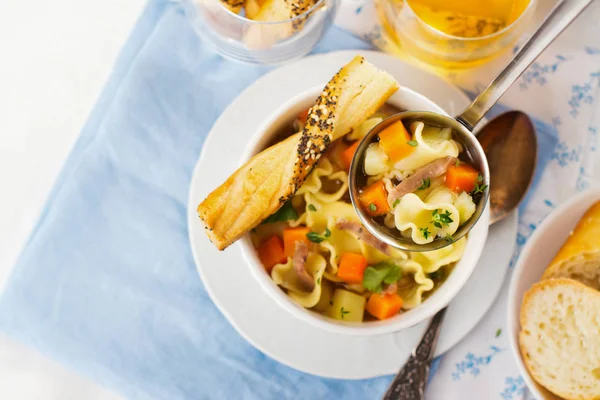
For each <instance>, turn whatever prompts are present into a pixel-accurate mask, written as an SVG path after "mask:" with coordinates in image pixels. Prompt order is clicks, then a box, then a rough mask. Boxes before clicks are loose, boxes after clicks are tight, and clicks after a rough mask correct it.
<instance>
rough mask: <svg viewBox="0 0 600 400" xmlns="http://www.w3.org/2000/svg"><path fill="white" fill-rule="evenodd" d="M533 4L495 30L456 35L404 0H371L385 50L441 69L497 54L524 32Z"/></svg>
mask: <svg viewBox="0 0 600 400" xmlns="http://www.w3.org/2000/svg"><path fill="white" fill-rule="evenodd" d="M482 3H484V2H483V0H482ZM536 4H537V0H529V3H528V4H527V5H526V7H525V8H524V9H523V11H522V12H521V14H520V15H519V16H518V17H517V18H516V19H515V20H514V21H513V22H512V23H510V24H509V25H507V26H505V27H504V28H503V29H501V30H499V31H497V32H494V33H491V34H488V35H485V36H477V37H460V36H452V35H449V34H447V33H444V32H442V31H440V30H438V29H436V28H434V27H432V26H430V25H429V24H427V23H426V22H425V21H423V20H422V19H421V18H420V17H419V16H418V15H417V14H416V13H415V11H414V10H413V8H412V7H411V6H410V4H409V2H407V0H375V7H376V9H377V14H378V17H379V21H380V23H381V27H382V35H383V38H384V40H385V43H386V46H387V47H388V48H389V50H390V51H391V52H394V53H398V55H403V54H406V55H409V56H411V57H413V58H414V59H417V60H419V61H422V62H425V63H426V64H429V65H432V66H435V67H440V68H444V69H454V68H470V67H474V66H476V65H479V64H482V63H484V62H486V61H488V60H490V59H491V58H493V57H495V56H497V55H499V54H501V53H502V52H503V51H504V50H506V49H507V48H509V47H510V46H511V45H512V44H513V43H515V42H516V40H517V39H518V38H519V36H520V35H521V34H522V33H523V32H524V30H525V28H526V26H527V22H528V21H529V20H530V18H531V16H532V15H533V12H534V10H535V8H536Z"/></svg>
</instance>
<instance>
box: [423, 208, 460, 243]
mask: <svg viewBox="0 0 600 400" xmlns="http://www.w3.org/2000/svg"><path fill="white" fill-rule="evenodd" d="M450 215H451V214H450V211H448V210H446V211H445V212H443V213H439V212H438V210H437V209H436V210H433V212H432V213H431V216H432V217H433V226H435V227H436V228H442V224H443V225H446V226H448V225H450V223H451V222H454V220H453V219H452V218H450ZM425 239H427V238H425Z"/></svg>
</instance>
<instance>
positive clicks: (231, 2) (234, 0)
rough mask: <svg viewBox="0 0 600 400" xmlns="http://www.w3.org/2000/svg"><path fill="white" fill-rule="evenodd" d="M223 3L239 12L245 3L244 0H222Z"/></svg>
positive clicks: (232, 10) (233, 10) (236, 12)
mask: <svg viewBox="0 0 600 400" xmlns="http://www.w3.org/2000/svg"><path fill="white" fill-rule="evenodd" d="M221 3H222V4H223V5H224V6H225V7H227V8H228V9H229V10H230V11H231V12H233V13H235V14H238V13H239V12H240V11H241V9H242V6H243V5H244V0H221Z"/></svg>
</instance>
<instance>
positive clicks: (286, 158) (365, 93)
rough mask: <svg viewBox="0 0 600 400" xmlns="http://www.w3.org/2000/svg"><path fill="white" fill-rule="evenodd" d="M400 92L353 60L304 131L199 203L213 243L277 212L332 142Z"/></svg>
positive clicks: (330, 85)
mask: <svg viewBox="0 0 600 400" xmlns="http://www.w3.org/2000/svg"><path fill="white" fill-rule="evenodd" d="M397 89H398V84H397V82H396V81H395V80H394V79H393V78H392V77H391V76H390V75H389V74H387V73H385V72H383V71H380V70H379V69H377V68H376V67H375V66H373V65H372V64H370V63H368V62H366V61H365V59H364V58H363V57H360V56H357V57H355V58H354V59H353V60H352V61H351V62H350V63H348V64H347V65H346V66H345V67H343V68H342V69H341V70H340V71H339V72H338V73H337V74H336V75H335V76H334V77H333V78H332V79H331V80H330V81H329V83H328V84H327V85H326V86H325V88H324V89H323V92H322V93H321V94H320V95H319V97H318V98H317V100H316V102H315V105H314V106H313V107H311V109H310V111H309V114H308V119H307V122H306V126H305V127H304V130H303V131H302V132H301V133H297V134H295V135H292V136H290V137H289V138H287V139H286V140H284V141H282V142H279V143H277V144H275V145H273V146H271V147H269V148H267V149H265V150H263V151H262V152H260V153H259V154H257V155H255V156H254V157H252V158H251V159H250V160H249V161H248V162H247V163H246V164H244V165H243V166H241V167H240V168H239V169H238V170H237V171H236V172H234V173H233V174H232V175H231V176H230V177H229V178H228V179H227V180H226V181H225V182H224V183H223V184H222V185H221V186H219V187H218V188H217V189H215V190H214V191H213V192H212V193H210V194H209V195H208V197H207V198H206V199H205V200H204V201H202V203H200V205H198V209H197V211H198V215H199V217H200V219H202V221H203V223H204V225H205V231H206V234H207V235H208V237H209V239H210V240H211V241H212V242H213V243H214V244H215V246H217V248H218V249H219V250H223V249H225V248H226V247H227V246H229V245H230V244H231V243H233V242H234V241H236V240H237V239H239V238H240V237H241V236H242V235H244V234H245V233H246V232H248V231H249V230H250V229H252V228H253V227H255V226H257V225H258V224H259V223H261V222H262V221H263V220H264V219H265V218H267V217H268V216H269V215H271V214H273V213H274V212H275V211H277V210H278V209H279V208H280V207H281V206H282V205H283V203H285V202H286V201H287V200H288V199H289V198H290V197H291V196H292V195H293V194H294V193H295V192H296V191H297V190H298V189H299V188H300V186H302V184H303V183H304V181H305V180H306V177H307V176H308V174H309V173H310V172H311V170H312V169H313V167H314V166H315V165H316V163H317V162H318V161H319V159H320V157H321V155H322V154H323V153H324V152H325V150H326V149H327V147H328V146H329V144H330V143H331V142H332V141H334V140H336V139H338V138H340V137H342V136H343V135H345V134H346V133H348V132H349V131H350V130H351V129H353V128H354V127H356V126H358V125H359V124H361V123H362V122H363V121H364V120H366V119H367V118H369V117H370V116H371V115H372V114H373V113H375V112H376V111H377V110H378V109H379V108H380V107H381V106H382V105H383V104H384V103H385V102H386V100H387V99H388V98H389V97H390V96H391V95H392V94H393V93H394V92H395V91H396V90H397Z"/></svg>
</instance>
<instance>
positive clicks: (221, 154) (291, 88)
mask: <svg viewBox="0 0 600 400" xmlns="http://www.w3.org/2000/svg"><path fill="white" fill-rule="evenodd" d="M357 53H360V54H361V55H364V56H365V57H366V58H367V59H368V60H369V61H370V62H372V63H373V64H375V65H377V66H378V67H379V68H382V69H384V70H386V71H388V72H389V73H391V74H392V75H393V76H394V77H395V78H396V79H397V80H398V82H399V83H400V84H401V85H404V86H406V87H409V88H411V89H413V90H415V91H417V92H419V93H422V94H423V95H425V96H427V97H428V98H430V99H431V100H433V101H435V102H436V103H437V104H438V105H439V106H440V107H441V108H442V109H444V110H445V111H446V112H447V113H448V114H450V115H456V114H458V113H459V112H460V111H462V109H464V108H465V107H466V106H467V105H468V104H469V99H468V98H467V97H466V96H465V95H464V93H462V92H461V91H460V90H459V89H457V88H456V87H455V86H453V85H451V84H450V83H448V82H446V81H445V80H443V79H441V78H439V77H437V76H435V75H432V74H430V73H428V72H425V71H423V70H420V69H418V68H417V67H415V66H412V65H410V64H408V63H405V62H403V61H400V60H398V59H396V58H393V57H391V56H387V55H385V54H382V53H378V52H371V51H342V52H336V53H329V54H324V55H317V56H312V57H307V58H305V59H302V60H300V61H298V62H295V63H293V64H289V65H287V66H285V67H282V68H279V69H276V70H274V71H272V72H270V73H268V74H267V75H265V76H263V77H262V78H260V79H259V80H257V81H256V82H255V83H254V84H253V85H251V86H250V87H248V88H247V89H246V90H245V91H244V92H242V94H240V96H239V97H238V98H237V99H236V100H235V101H234V102H233V103H231V105H230V106H229V107H228V108H227V109H226V110H225V111H224V112H223V114H222V115H221V116H220V117H219V119H218V120H217V121H216V122H215V124H214V126H213V128H212V130H211V132H210V133H209V135H208V137H207V139H206V142H205V143H204V147H203V150H202V154H201V155H200V159H199V160H198V164H197V165H196V168H195V170H194V174H193V176H192V182H191V187H190V197H189V203H188V225H189V234H190V244H191V247H192V252H193V255H194V260H195V262H196V265H197V268H198V272H199V274H200V276H201V278H202V280H203V282H204V286H205V288H206V290H207V291H208V294H209V295H210V296H211V298H212V300H213V301H214V303H215V304H216V305H217V307H218V308H219V309H220V310H221V312H222V313H223V315H225V317H226V318H227V319H228V320H229V322H230V323H231V324H232V325H233V327H234V328H235V329H236V330H237V331H238V332H239V333H240V335H242V336H243V337H244V338H245V339H246V340H248V342H250V343H251V344H252V345H253V346H254V347H256V348H257V349H259V350H260V351H262V352H263V353H265V354H267V355H268V356H270V357H272V358H274V359H275V360H277V361H279V362H281V363H283V364H286V365H288V366H290V367H292V368H295V369H298V370H300V371H304V372H307V373H311V374H314V375H320V376H325V377H332V378H343V379H363V378H370V377H375V376H381V375H388V374H393V373H395V372H396V371H397V369H398V367H399V366H401V365H402V364H403V363H404V362H405V361H406V359H407V358H408V357H409V355H410V353H411V351H412V349H414V347H415V346H416V345H417V343H418V342H419V339H420V337H421V336H422V334H423V332H424V331H425V328H426V326H427V321H426V322H423V323H421V324H419V325H417V326H415V327H412V328H409V329H405V330H403V331H401V332H395V333H388V334H382V335H378V336H368V337H361V336H346V335H339V334H334V333H330V332H326V331H323V330H320V329H317V328H315V327H313V326H311V325H309V324H307V323H306V322H303V321H301V320H299V319H298V318H296V317H294V316H292V315H291V314H289V313H288V312H287V311H285V310H284V309H283V308H281V307H280V306H279V305H278V304H276V303H275V302H274V301H273V299H272V298H271V297H270V296H268V295H267V294H266V293H265V292H264V291H263V290H262V289H261V287H260V286H259V284H258V282H257V281H256V280H255V279H254V277H253V276H252V274H251V273H250V270H249V268H248V266H247V265H246V263H245V261H244V258H243V257H242V254H241V251H240V247H239V245H237V244H234V245H232V246H231V247H230V248H228V249H227V250H225V251H224V252H219V251H217V249H216V248H215V247H214V246H213V245H212V244H211V243H210V242H209V240H208V239H207V238H206V236H205V234H204V229H203V227H202V224H201V223H200V220H199V219H198V216H197V214H196V206H197V204H198V203H200V202H201V201H202V200H203V199H204V198H205V197H206V195H208V193H210V191H212V190H213V189H214V188H216V187H217V186H218V185H219V184H221V183H222V182H223V181H224V180H225V179H226V178H227V177H228V176H229V175H230V174H231V173H232V172H233V171H234V170H235V169H236V168H237V167H238V166H239V163H240V160H241V157H242V154H243V153H244V150H245V149H246V147H247V145H248V141H249V140H250V137H251V136H252V135H253V134H254V132H255V131H256V130H257V129H258V128H259V127H260V126H261V124H262V123H263V122H264V120H266V119H267V118H268V117H269V115H270V114H271V113H272V111H273V110H274V109H275V108H277V107H279V106H280V105H281V104H283V103H284V102H285V101H287V100H289V99H290V98H292V97H294V96H297V95H298V94H300V93H302V92H304V91H306V90H307V89H309V88H311V87H313V86H316V85H319V84H323V85H324V84H325V83H326V82H327V81H328V80H329V79H330V78H331V77H332V76H333V75H334V74H335V73H336V72H337V71H338V70H339V69H340V68H341V67H342V66H343V65H344V64H346V63H347V62H349V61H350V60H351V59H352V58H353V57H354V56H355V55H356V54H357ZM290 77H294V79H290ZM516 234H517V216H516V214H512V215H510V216H509V217H508V218H507V219H506V220H504V221H502V222H499V223H498V224H496V225H494V226H493V227H491V228H490V232H489V235H488V242H487V243H486V247H485V249H484V251H483V255H482V257H481V259H480V261H479V263H478V265H477V267H476V269H475V271H474V272H473V274H472V275H471V277H470V278H469V280H468V282H467V283H466V285H465V286H464V288H463V289H462V290H461V292H460V293H459V294H458V295H457V296H456V297H455V298H454V300H452V302H451V303H450V306H449V309H448V313H447V314H446V320H445V323H444V326H443V328H442V332H441V335H440V340H439V343H438V346H437V354H442V353H444V352H446V351H447V350H448V349H450V348H451V347H452V346H454V345H455V344H456V343H457V342H458V341H460V340H461V339H462V338H464V337H465V336H466V334H467V333H468V332H469V331H470V330H471V329H472V328H473V327H474V326H475V325H476V324H477V322H479V320H480V319H481V318H482V317H483V315H484V314H485V312H486V311H487V310H488V308H489V307H490V306H491V304H492V303H493V301H494V299H495V298H496V295H497V294H498V291H499V290H500V287H501V286H502V281H503V280H504V275H505V273H506V270H507V268H508V263H509V261H510V258H511V255H512V251H511V249H512V246H513V245H514V243H515V239H516ZM298 338H302V341H303V343H306V344H307V346H297V345H296V344H297V340H298Z"/></svg>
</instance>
